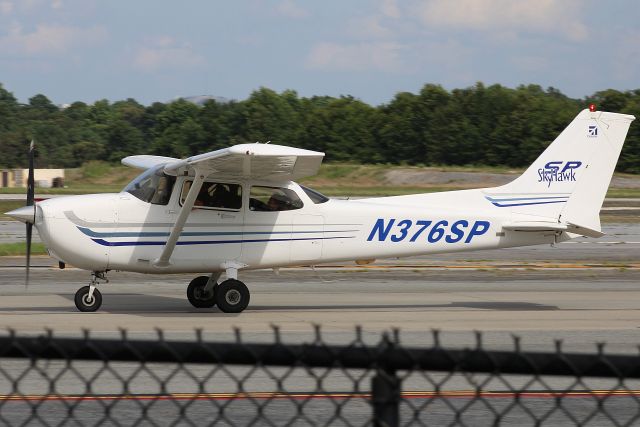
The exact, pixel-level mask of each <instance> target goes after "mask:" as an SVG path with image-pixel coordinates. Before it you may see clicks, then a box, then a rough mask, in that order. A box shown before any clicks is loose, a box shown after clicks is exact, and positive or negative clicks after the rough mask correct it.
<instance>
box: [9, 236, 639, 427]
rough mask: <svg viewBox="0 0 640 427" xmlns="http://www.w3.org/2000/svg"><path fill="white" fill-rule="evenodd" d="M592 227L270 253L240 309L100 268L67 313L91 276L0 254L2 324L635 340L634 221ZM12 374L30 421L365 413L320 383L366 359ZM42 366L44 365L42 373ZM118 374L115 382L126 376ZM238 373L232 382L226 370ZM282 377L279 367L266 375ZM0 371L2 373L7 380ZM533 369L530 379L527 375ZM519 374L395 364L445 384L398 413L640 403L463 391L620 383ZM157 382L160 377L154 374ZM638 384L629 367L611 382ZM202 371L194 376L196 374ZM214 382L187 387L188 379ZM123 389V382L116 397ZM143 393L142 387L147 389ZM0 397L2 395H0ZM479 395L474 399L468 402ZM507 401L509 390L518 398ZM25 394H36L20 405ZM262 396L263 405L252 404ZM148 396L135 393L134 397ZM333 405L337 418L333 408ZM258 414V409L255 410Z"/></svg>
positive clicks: (146, 333)
mask: <svg viewBox="0 0 640 427" xmlns="http://www.w3.org/2000/svg"><path fill="white" fill-rule="evenodd" d="M605 231H606V232H607V233H608V235H607V236H605V237H603V238H601V239H587V238H585V239H578V240H577V241H573V242H566V243H562V244H560V245H557V246H556V247H554V248H552V247H549V246H540V247H531V248H518V249H509V250H495V251H482V252H472V253H460V254H449V255H438V256H437V257H431V258H428V257H420V258H410V259H402V260H386V261H379V262H376V263H374V264H373V265H370V266H365V267H357V266H355V265H353V264H344V265H332V266H325V267H318V268H316V269H315V270H312V269H310V268H296V269H281V271H280V274H279V275H276V274H274V273H273V272H271V271H255V272H247V273H245V274H241V279H242V280H243V281H245V282H246V283H247V284H248V286H249V288H250V290H251V292H252V297H251V298H252V299H251V304H250V306H249V308H248V309H247V310H246V311H245V312H243V313H241V314H237V315H231V314H224V313H221V312H220V311H218V310H217V309H215V308H214V309H205V310H202V309H195V308H192V307H191V306H190V305H189V303H188V302H187V301H186V298H185V295H184V293H185V288H186V284H187V283H188V281H189V280H191V279H192V277H193V276H191V275H171V276H161V275H140V274H132V273H118V272H111V273H110V274H109V279H110V280H111V282H110V283H108V284H104V285H101V286H100V289H101V291H102V294H103V307H102V309H101V310H100V311H99V312H97V313H79V312H77V311H76V309H75V307H74V304H73V295H74V293H75V291H76V290H77V289H78V288H79V287H81V286H84V285H86V284H87V283H88V273H87V272H84V271H81V270H76V269H72V268H71V269H65V270H58V269H57V268H56V267H55V263H54V262H53V260H51V259H49V258H47V257H37V258H36V259H35V260H34V264H35V267H34V269H33V271H32V274H31V278H32V280H31V283H30V285H29V287H28V288H25V286H24V284H23V278H24V271H23V268H22V263H23V260H22V259H21V258H2V259H0V325H1V326H3V327H5V328H12V329H15V330H16V331H17V332H18V333H20V334H30V335H38V334H41V333H42V332H43V330H44V329H45V328H51V329H52V330H53V331H55V334H56V335H63V336H77V335H79V334H81V333H82V330H83V329H89V330H91V331H92V332H91V334H92V335H93V336H96V337H113V336H118V335H119V334H120V333H121V332H120V331H119V328H123V329H126V330H127V331H128V336H129V337H131V338H143V339H147V338H155V337H156V336H157V332H156V330H155V329H156V328H160V329H162V330H164V331H165V332H164V337H165V339H180V340H189V339H193V338H194V337H195V332H194V330H195V329H196V328H199V329H202V331H203V335H204V338H205V339H207V340H221V341H226V340H230V339H235V331H234V328H239V329H240V330H241V333H242V337H243V340H245V341H247V342H272V341H273V340H274V336H275V331H274V328H273V325H277V327H278V334H279V336H280V338H281V339H282V340H283V341H284V342H291V343H299V342H308V341H312V340H313V339H314V337H315V336H314V324H318V325H321V326H322V328H321V330H322V336H323V340H324V341H326V342H328V343H335V344H347V343H351V342H353V341H354V339H355V338H356V332H355V328H356V325H360V326H361V327H362V333H361V338H362V340H363V341H364V342H367V343H370V344H375V343H377V342H378V341H379V339H380V335H381V333H383V332H385V331H389V330H391V329H392V328H398V329H399V330H400V334H399V336H400V341H401V342H402V343H403V344H406V345H412V346H429V345H431V344H433V342H434V336H433V334H432V330H433V329H439V330H441V331H442V332H441V335H440V343H441V344H442V345H443V346H446V347H451V348H464V347H475V346H476V345H477V337H476V335H475V333H474V331H483V334H482V339H481V343H482V344H481V345H482V347H483V348H487V349H501V350H508V349H513V348H514V338H513V336H514V335H515V336H519V337H520V347H521V349H522V350H525V351H545V350H550V351H553V350H555V348H556V345H557V343H556V341H557V340H560V341H561V342H562V344H561V347H562V349H563V350H564V351H567V352H588V353H593V352H595V351H596V345H597V343H600V342H606V343H607V345H606V346H605V350H604V351H605V352H607V353H625V354H638V344H640V329H639V328H640V226H639V225H637V224H618V225H616V224H613V225H608V226H606V228H605ZM318 377H321V378H322V380H321V385H322V389H323V390H324V391H326V392H327V393H329V395H326V396H321V397H317V396H315V397H296V395H291V394H289V395H286V396H279V397H273V396H272V397H264V396H263V397H260V396H254V397H245V398H236V399H229V397H228V396H226V395H224V393H232V394H233V393H236V392H238V391H249V392H273V391H275V390H277V389H278V385H280V388H281V389H282V390H284V391H287V392H289V393H296V392H299V393H305V392H309V391H311V390H315V388H316V386H317V384H318ZM11 378H21V382H20V386H19V387H20V388H19V389H18V390H17V391H19V392H20V393H21V394H34V395H35V396H36V397H34V400H25V399H18V400H10V401H4V403H2V404H1V405H0V420H3V421H5V422H12V423H21V422H25V423H26V424H30V423H33V422H34V420H37V418H35V419H32V418H29V417H31V416H33V414H34V413H35V414H36V417H40V419H41V420H45V422H47V423H49V422H50V423H54V422H57V421H60V420H63V419H64V417H65V416H66V414H67V413H69V412H70V411H71V412H73V414H74V417H75V419H76V420H78V421H79V423H81V424H89V425H94V424H97V423H98V422H99V421H100V420H103V419H105V420H106V424H105V425H110V424H118V423H120V424H133V423H135V420H137V419H138V417H140V414H141V411H146V413H147V415H148V416H149V417H151V418H152V419H154V420H155V422H156V423H157V424H158V425H169V424H171V423H172V422H174V421H176V422H177V423H178V424H179V425H182V424H185V425H188V424H189V423H192V424H195V425H202V424H209V423H212V422H217V423H220V424H222V425H225V424H227V425H228V424H239V425H247V424H250V423H252V422H253V420H255V417H256V416H257V415H258V414H263V415H265V416H267V417H269V419H270V420H271V421H272V422H273V424H275V425H284V424H287V423H290V425H308V424H309V423H311V422H315V421H319V422H322V423H325V424H328V425H341V424H342V425H344V424H346V423H351V424H353V425H362V424H367V423H368V422H370V420H371V419H370V417H371V415H370V414H371V408H370V406H369V403H367V400H366V398H363V397H358V396H352V397H345V396H344V395H334V394H332V393H344V392H346V391H351V390H353V385H354V383H357V384H358V387H359V391H362V392H368V391H369V390H370V380H371V375H370V373H366V372H353V371H351V372H348V371H343V370H336V371H333V372H329V373H327V372H320V373H319V372H310V371H307V370H305V369H294V370H291V371H289V370H286V369H281V368H278V369H276V368H271V369H265V368H259V369H257V370H256V371H252V370H251V369H249V368H243V367H225V369H220V368H219V367H218V368H215V367H213V368H212V367H209V366H202V365H196V366H186V367H176V366H166V365H146V366H145V367H144V369H143V370H140V367H139V366H135V365H130V364H123V363H121V364H110V370H108V371H104V370H103V364H102V363H97V364H96V363H92V362H74V363H73V369H69V367H68V366H67V365H66V364H65V363H64V362H38V365H37V369H35V368H34V367H33V365H31V362H30V361H28V360H8V359H3V360H1V361H0V393H4V394H10V393H11V392H12V391H13V392H15V391H16V390H15V389H12V388H11V385H12V384H13V381H11ZM50 378H56V382H55V383H54V384H55V386H54V388H53V389H51V383H50V382H49V379H50ZM82 378H85V379H86V378H94V382H93V387H92V388H91V389H90V392H91V393H90V394H91V395H92V396H95V395H98V396H101V397H100V398H99V399H95V398H90V399H86V398H85V399H83V400H73V398H72V397H69V398H67V399H63V400H60V399H58V400H55V399H54V400H47V401H42V400H41V399H42V398H41V397H40V396H42V394H43V393H47V390H53V391H54V392H55V393H58V394H65V395H73V394H77V393H79V394H83V393H86V392H87V389H86V387H85V385H84V384H85V382H84V381H85V380H84V379H82ZM123 378H124V379H125V382H127V383H128V384H129V388H126V389H125V388H123V385H122V379H123ZM238 378H244V380H242V381H241V382H242V389H239V386H238V382H237V379H238ZM278 378H279V379H280V381H278ZM7 379H9V380H7ZM529 380H530V379H529ZM527 381H528V379H525V378H521V377H513V376H511V377H509V376H503V377H498V378H493V379H491V378H488V377H486V376H483V375H477V374H476V375H460V374H457V375H453V376H451V377H449V376H447V375H444V374H435V373H426V374H423V373H414V374H412V375H409V376H407V377H406V378H404V380H403V390H404V391H405V392H427V391H433V390H434V388H435V386H436V384H438V385H439V386H440V388H441V389H442V390H447V391H449V392H451V393H452V394H450V395H445V396H441V397H439V398H437V399H435V400H434V399H428V398H425V397H424V396H422V397H421V396H420V395H419V394H418V395H412V396H407V398H406V400H405V401H404V402H403V404H402V406H401V416H402V419H403V422H407V423H408V422H411V421H414V422H416V423H417V422H418V421H420V422H423V423H426V424H429V425H431V424H433V425H443V424H449V423H451V422H453V421H455V420H456V418H455V417H456V412H457V411H458V410H462V409H463V408H464V415H463V416H462V418H461V422H462V423H464V424H465V425H492V424H493V422H494V421H495V419H496V414H502V415H501V419H503V420H504V424H505V425H533V424H534V419H535V418H539V417H543V416H546V417H547V422H548V425H574V424H575V420H578V421H580V420H586V419H587V417H589V416H590V414H591V413H592V412H593V411H594V410H595V409H597V408H599V407H600V408H602V407H604V408H605V409H606V414H599V415H596V416H595V417H594V418H592V419H590V422H591V425H615V423H612V422H611V420H610V419H609V418H608V415H607V414H610V415H611V416H613V417H616V418H615V419H616V420H617V421H616V422H617V423H619V424H624V422H626V421H628V420H631V419H633V417H634V416H635V415H637V413H638V407H639V405H638V397H637V396H636V395H633V394H632V395H629V394H628V393H627V394H620V395H617V396H612V397H609V398H607V399H606V402H605V403H604V405H603V404H602V401H601V400H600V399H598V398H595V397H593V396H591V395H587V396H576V397H571V398H565V399H562V401H561V402H560V404H561V405H562V408H563V409H560V410H558V409H554V408H556V405H557V404H558V402H559V401H558V400H557V399H556V398H555V397H553V396H552V395H544V394H543V395H532V396H529V397H527V398H522V399H520V400H518V401H517V402H516V401H514V399H513V397H512V396H511V397H509V396H508V395H486V396H483V397H482V399H479V400H478V399H477V400H472V399H471V398H470V397H469V395H468V394H467V395H466V396H464V395H462V396H456V395H455V393H454V392H456V391H463V392H467V393H468V392H469V391H473V390H475V389H476V388H481V389H482V390H485V391H509V390H510V388H511V387H522V386H525V385H526V386H527V388H529V389H535V390H537V391H540V390H543V391H548V390H565V389H573V390H576V389H579V390H598V389H606V388H609V387H618V388H620V387H621V385H620V384H619V383H617V381H615V380H614V381H609V380H593V379H584V380H583V381H580V382H577V383H576V382H575V380H574V379H573V378H557V379H554V378H548V377H547V378H540V379H537V380H535V381H533V382H531V383H529V384H527ZM162 383H164V387H162V386H161V384H162ZM622 386H623V388H624V387H626V388H628V389H631V390H637V389H640V384H637V383H636V382H631V381H630V382H625V383H624V384H622ZM201 387H202V388H201ZM198 391H204V392H206V393H216V394H215V395H210V396H208V397H202V396H201V397H200V398H198V397H196V396H194V395H193V394H192V393H194V392H198ZM166 393H186V394H184V395H183V397H182V398H181V399H178V400H176V399H170V400H165V399H164V398H162V397H159V396H160V395H164V394H166ZM125 394H132V395H133V396H130V397H126V398H125V397H123V396H124V395H125ZM145 396H146V397H145ZM0 401H1V399H0ZM474 402H475V403H474ZM514 402H515V403H514ZM34 405H37V406H38V408H37V410H35V411H34V410H32V408H34V407H35V406H34ZM260 407H261V408H262V409H261V410H260V411H259V410H258V408H260ZM145 408H146V409H145ZM336 411H338V413H339V415H338V417H337V418H331V417H332V416H334V415H332V414H335V413H336ZM265 424H267V423H266V422H263V421H257V422H256V423H255V425H265Z"/></svg>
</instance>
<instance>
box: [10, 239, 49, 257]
mask: <svg viewBox="0 0 640 427" xmlns="http://www.w3.org/2000/svg"><path fill="white" fill-rule="evenodd" d="M26 254H27V244H26V243H25V242H16V243H0V256H20V255H23V256H25V255H26ZM46 254H47V249H46V248H45V246H44V244H43V243H32V244H31V255H46Z"/></svg>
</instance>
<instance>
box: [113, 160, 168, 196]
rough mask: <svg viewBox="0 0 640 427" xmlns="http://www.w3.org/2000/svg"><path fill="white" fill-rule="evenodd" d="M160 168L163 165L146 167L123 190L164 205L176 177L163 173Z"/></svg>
mask: <svg viewBox="0 0 640 427" xmlns="http://www.w3.org/2000/svg"><path fill="white" fill-rule="evenodd" d="M162 168H163V165H160V166H157V167H155V168H152V169H148V170H147V171H145V172H144V173H142V174H141V175H139V176H138V177H137V178H135V179H134V180H133V181H131V182H130V183H129V184H128V185H127V186H126V187H125V188H124V190H123V191H126V192H127V193H131V194H132V195H134V196H136V197H137V198H138V199H140V200H142V201H143V202H147V203H151V204H153V205H166V204H167V203H169V198H171V190H173V184H174V183H175V182H176V177H175V176H169V175H167V174H165V173H164V172H163V169H162Z"/></svg>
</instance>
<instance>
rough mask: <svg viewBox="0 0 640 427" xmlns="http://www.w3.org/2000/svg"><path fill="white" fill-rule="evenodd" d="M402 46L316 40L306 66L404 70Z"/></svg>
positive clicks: (391, 43)
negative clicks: (317, 41) (319, 41)
mask: <svg viewBox="0 0 640 427" xmlns="http://www.w3.org/2000/svg"><path fill="white" fill-rule="evenodd" d="M405 49H406V48H405V46H403V45H401V44H399V43H393V42H380V43H355V44H338V43H318V44H316V45H315V46H314V47H313V48H312V50H311V52H310V54H309V55H308V57H307V60H306V65H307V67H309V68H314V69H324V70H332V71H366V70H371V69H373V70H376V71H391V72H401V71H403V70H404V66H403V62H402V60H401V54H402V51H404V50H405Z"/></svg>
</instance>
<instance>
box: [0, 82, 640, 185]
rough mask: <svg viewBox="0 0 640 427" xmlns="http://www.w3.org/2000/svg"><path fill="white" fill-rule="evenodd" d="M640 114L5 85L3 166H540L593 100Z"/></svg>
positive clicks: (629, 153)
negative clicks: (231, 152) (140, 157)
mask: <svg viewBox="0 0 640 427" xmlns="http://www.w3.org/2000/svg"><path fill="white" fill-rule="evenodd" d="M590 102H594V103H595V104H596V105H597V106H598V109H599V110H603V111H614V112H621V113H628V114H634V115H636V116H639V115H640V89H637V90H632V91H625V92H621V91H617V90H611V89H610V90H605V91H600V92H596V93H595V94H593V95H591V96H589V97H586V98H584V99H572V98H569V97H567V96H565V95H563V94H562V93H561V92H560V91H558V90H557V89H554V88H548V89H546V90H545V89H543V88H542V87H540V86H538V85H523V86H519V87H517V88H515V89H513V88H507V87H504V86H501V85H492V86H485V85H484V84H482V83H477V84H476V85H475V86H472V87H469V88H464V89H454V90H451V91H448V90H446V89H444V88H443V87H442V86H439V85H433V84H427V85H425V86H424V87H423V88H422V90H420V92H419V93H409V92H402V93H398V94H397V95H396V96H395V97H394V98H393V99H392V100H391V101H390V102H389V103H387V104H383V105H380V106H371V105H369V104H367V103H365V102H362V101H360V100H358V99H356V98H353V97H350V96H341V97H338V98H336V97H329V96H314V97H310V98H305V97H300V96H298V94H297V93H296V92H295V91H292V90H286V91H284V92H282V93H277V92H275V91H273V90H271V89H268V88H261V89H259V90H256V91H255V92H253V93H252V94H251V95H250V96H249V98H248V99H246V100H243V101H231V102H216V101H215V100H210V101H207V102H206V103H205V104H204V105H202V106H198V105H195V104H193V103H191V102H189V101H185V100H182V99H179V100H176V101H172V102H169V103H160V102H156V103H153V104H151V105H149V106H145V105H142V104H140V103H138V102H137V101H135V100H134V99H131V98H130V99H127V100H124V101H116V102H113V103H111V102H109V101H107V100H101V101H97V102H95V103H94V104H92V105H88V104H85V103H83V102H74V103H73V104H71V105H69V106H66V107H65V108H60V107H58V106H56V105H54V104H53V103H52V102H51V101H50V100H49V99H48V98H47V97H46V96H45V95H42V94H39V95H35V96H33V97H32V98H30V99H29V101H28V104H21V103H19V102H18V101H17V100H16V98H15V97H14V96H13V94H12V93H11V92H9V91H8V90H6V89H5V88H4V87H3V86H2V84H0V150H1V151H2V153H4V154H3V156H2V157H1V158H0V167H3V168H13V167H24V166H25V165H26V154H25V153H26V150H27V146H28V142H29V141H30V140H32V139H33V140H35V141H36V142H37V145H38V167H77V166H79V165H81V164H82V163H84V162H86V161H88V160H106V161H110V162H118V161H120V159H121V158H122V157H125V156H128V155H132V154H156V155H163V156H171V157H185V156H190V155H194V154H198V153H203V152H207V151H211V150H216V149H219V148H223V147H227V146H230V145H233V144H238V143H246V142H256V141H261V142H267V141H272V142H273V143H274V144H281V145H290V146H295V147H300V148H306V149H310V150H317V151H324V152H325V153H326V155H327V157H326V160H327V161H348V162H358V163H390V164H410V165H413V164H422V165H502V166H510V167H520V166H526V165H528V164H530V163H531V162H532V161H533V160H535V158H536V157H537V156H538V154H540V153H541V152H542V151H543V149H544V148H545V147H546V146H547V145H548V144H549V143H550V142H551V141H553V139H554V138H555V137H556V136H557V135H558V134H559V133H560V132H561V131H562V130H563V129H564V128H565V127H566V126H567V124H568V123H569V122H570V121H571V120H572V119H573V118H574V116H575V115H576V114H577V113H578V112H579V111H580V110H581V109H583V108H586V106H587V105H588V103H590ZM617 170H618V171H621V172H631V173H640V126H638V125H637V124H636V125H632V126H631V129H630V131H629V135H628V136H627V142H626V145H625V147H624V149H623V152H622V156H621V158H620V161H619V163H618V169H617Z"/></svg>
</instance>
